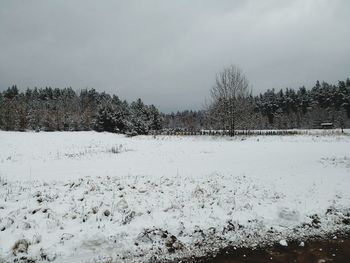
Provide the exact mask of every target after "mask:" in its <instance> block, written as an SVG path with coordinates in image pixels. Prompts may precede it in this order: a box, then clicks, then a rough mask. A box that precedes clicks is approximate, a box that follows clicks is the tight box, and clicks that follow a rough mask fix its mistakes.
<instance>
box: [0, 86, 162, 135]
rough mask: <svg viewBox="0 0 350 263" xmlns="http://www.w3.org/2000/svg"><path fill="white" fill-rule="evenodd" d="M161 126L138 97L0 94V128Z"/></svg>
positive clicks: (145, 129) (143, 130)
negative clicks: (127, 100) (124, 98)
mask: <svg viewBox="0 0 350 263" xmlns="http://www.w3.org/2000/svg"><path fill="white" fill-rule="evenodd" d="M161 128H162V119H161V114H160V113H159V111H158V109H157V108H156V107H155V106H154V105H145V104H144V103H143V102H142V101H141V99H138V100H137V101H134V102H132V103H130V104H129V103H128V102H126V101H125V100H124V101H122V100H120V99H119V98H118V97H117V96H115V95H113V96H111V95H109V94H106V93H104V92H102V93H99V92H97V91H95V90H94V89H90V90H82V91H81V92H79V93H78V92H75V91H74V90H73V89H72V88H65V89H58V88H50V87H47V88H42V89H37V88H34V89H27V90H26V91H24V92H19V90H18V88H17V87H16V86H12V87H10V88H8V89H7V90H6V91H3V92H2V93H0V129H2V130H15V131H24V130H28V129H29V130H37V131H39V130H43V131H89V130H96V131H108V132H116V133H125V134H130V135H137V134H148V133H150V132H151V131H153V130H159V129H161Z"/></svg>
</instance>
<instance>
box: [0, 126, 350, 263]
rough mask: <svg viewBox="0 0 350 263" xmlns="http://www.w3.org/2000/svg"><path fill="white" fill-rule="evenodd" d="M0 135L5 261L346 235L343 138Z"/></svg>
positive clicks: (170, 253) (348, 142)
mask: <svg viewBox="0 0 350 263" xmlns="http://www.w3.org/2000/svg"><path fill="white" fill-rule="evenodd" d="M241 139H242V138H236V139H233V140H230V139H227V138H211V137H166V136H160V137H157V138H153V137H151V136H149V137H148V136H145V137H135V138H125V137H123V136H119V135H114V134H107V133H94V132H79V133H78V132H76V133H68V132H64V133H59V132H55V133H15V132H0V149H1V151H0V176H1V180H0V261H1V259H3V260H5V261H9V262H12V261H13V260H14V258H23V259H25V258H26V259H33V260H37V261H40V260H43V261H45V260H46V261H51V260H54V261H56V262H94V261H107V260H109V259H113V260H117V261H118V262H119V261H125V262H144V261H147V260H152V259H164V258H165V259H172V258H179V257H185V256H191V255H203V254H205V253H206V252H209V251H213V250H214V251H215V250H217V249H218V248H221V247H224V246H228V245H237V246H240V245H244V246H256V245H258V244H261V243H270V242H280V241H281V242H283V240H288V239H291V238H292V239H295V238H301V239H303V238H305V237H307V236H312V235H323V234H327V233H330V232H333V231H346V230H349V221H350V191H349V189H350V165H349V164H350V151H349V149H350V138H349V137H348V136H336V137H331V136H321V137H316V136H285V137H249V138H247V139H245V140H241Z"/></svg>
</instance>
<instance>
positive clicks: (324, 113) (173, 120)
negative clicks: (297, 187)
mask: <svg viewBox="0 0 350 263" xmlns="http://www.w3.org/2000/svg"><path fill="white" fill-rule="evenodd" d="M246 100H247V104H248V107H247V106H246V107H245V109H244V110H245V111H244V112H243V114H241V115H243V116H242V118H241V120H240V121H239V120H237V121H236V123H235V124H236V128H237V129H316V128H321V124H322V123H326V122H327V123H332V124H333V126H334V127H335V128H349V127H350V79H349V78H347V79H346V80H345V81H339V82H338V84H337V85H331V84H328V83H327V82H324V81H323V82H321V83H320V82H319V81H316V83H315V85H314V87H312V88H309V89H307V88H306V87H305V86H302V87H300V88H299V89H291V88H286V89H280V90H278V91H276V90H275V89H271V90H267V91H266V92H264V93H261V94H258V95H255V96H253V95H251V94H250V95H249V96H248V97H247V98H246ZM163 127H164V128H169V129H185V130H199V129H226V127H225V124H223V123H222V121H220V118H218V117H217V116H216V114H215V112H213V111H211V110H210V105H209V107H207V109H205V110H199V111H189V110H186V111H178V112H176V113H171V114H166V115H165V116H164V122H163Z"/></svg>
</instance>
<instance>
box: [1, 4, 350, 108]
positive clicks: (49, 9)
mask: <svg viewBox="0 0 350 263" xmlns="http://www.w3.org/2000/svg"><path fill="white" fill-rule="evenodd" d="M349 11H350V4H349V2H348V1H346V0H332V1H330V0H307V1H305V0H295V1H277V0H267V1H257V0H256V1H253V0H247V1H228V0H223V1H209V0H208V1H207V0H201V1H199V0H197V1H185V0H178V1H166V0H158V1H156V0H151V1H132V0H131V1H111V0H105V1H90V0H72V1H68V0H66V1H61V0H60V1H59V0H52V1H46V0H33V1H19V0H11V1H10V0H7V1H1V3H0V88H1V89H5V88H7V86H9V85H11V84H15V83H16V84H17V85H19V86H20V87H22V88H25V87H27V86H30V87H33V86H46V85H50V86H54V87H65V86H72V87H73V88H75V89H82V88H86V87H94V88H95V89H97V90H100V91H106V92H110V93H115V94H117V95H119V96H120V97H122V98H126V99H128V100H134V99H136V98H138V97H141V98H142V99H143V100H145V102H147V103H154V104H155V105H157V106H159V107H160V109H161V110H163V111H171V110H177V109H179V110H181V109H185V108H188V109H191V108H192V109H198V108H200V107H201V106H202V105H203V102H204V100H205V97H207V96H208V94H209V89H210V87H211V85H212V84H213V81H214V77H215V74H216V73H217V72H218V71H220V70H221V69H222V68H223V67H224V66H225V65H229V64H237V65H239V66H240V67H241V68H242V69H243V70H244V71H245V72H246V75H247V77H248V79H249V80H250V82H251V84H252V86H253V88H254V91H255V92H256V93H257V92H260V91H264V90H266V89H268V88H284V87H287V86H289V87H298V86H300V85H304V84H305V85H307V86H312V85H313V83H314V82H315V80H316V79H320V80H326V81H329V82H336V81H337V80H340V79H344V78H346V77H349V71H348V69H349V68H350V34H349V33H350V32H349V31H350V30H349V29H348V27H349V26H348V25H349V24H350V17H349V16H348V14H349Z"/></svg>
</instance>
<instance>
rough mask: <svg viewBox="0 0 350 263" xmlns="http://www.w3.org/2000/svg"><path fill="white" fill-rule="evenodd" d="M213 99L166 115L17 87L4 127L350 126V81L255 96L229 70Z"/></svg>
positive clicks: (0, 103) (2, 113)
mask: <svg viewBox="0 0 350 263" xmlns="http://www.w3.org/2000/svg"><path fill="white" fill-rule="evenodd" d="M210 95H211V101H210V102H209V103H208V104H207V105H206V107H205V109H202V110H199V111H189V110H185V111H182V112H177V113H171V114H163V113H160V112H159V110H158V109H157V108H156V107H155V106H154V105H145V104H144V103H143V102H142V100H141V99H138V100H136V101H134V102H131V103H130V104H129V103H128V102H127V101H125V100H121V99H119V97H118V96H116V95H112V96H111V95H109V94H107V93H105V92H97V91H96V90H95V89H84V90H81V91H80V92H76V91H74V90H73V89H72V88H64V89H58V88H51V87H46V88H39V89H38V88H34V89H30V88H28V89H27V90H25V91H23V92H20V91H19V89H18V88H17V86H12V87H9V88H8V89H7V90H5V91H3V92H0V129H2V130H15V131H24V130H36V131H39V130H43V131H89V130H96V131H108V132H115V133H123V134H128V135H138V134H150V133H152V132H153V131H160V130H162V129H168V130H169V129H170V130H186V131H199V130H202V129H206V130H225V131H228V134H229V135H231V136H233V135H234V134H235V130H252V129H294V128H302V129H310V128H320V127H321V126H320V125H321V124H322V123H325V122H327V123H331V124H332V125H333V126H334V127H339V128H348V127H350V79H349V78H347V79H346V80H345V81H338V83H337V84H335V85H334V84H328V83H327V82H324V81H323V82H319V81H316V83H315V85H314V86H313V87H311V88H309V89H307V88H306V87H305V86H302V87H300V88H299V89H296V90H295V89H291V88H286V89H280V90H278V91H276V90H275V89H270V90H267V91H266V92H263V93H260V94H258V95H252V89H251V87H250V85H249V82H248V79H247V78H246V76H245V75H244V74H243V72H242V70H241V69H240V68H239V67H237V66H229V67H226V68H224V70H223V71H221V72H219V73H218V74H217V76H216V79H215V82H214V85H213V87H212V89H211V90H210Z"/></svg>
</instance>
